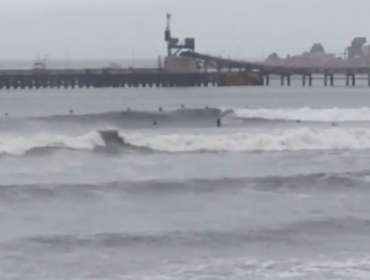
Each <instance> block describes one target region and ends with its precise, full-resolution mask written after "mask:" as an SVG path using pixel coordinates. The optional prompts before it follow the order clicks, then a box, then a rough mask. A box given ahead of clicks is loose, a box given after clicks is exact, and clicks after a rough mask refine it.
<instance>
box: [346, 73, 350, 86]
mask: <svg viewBox="0 0 370 280" xmlns="http://www.w3.org/2000/svg"><path fill="white" fill-rule="evenodd" d="M346 86H347V87H349V74H347V75H346Z"/></svg>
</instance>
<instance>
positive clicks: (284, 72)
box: [181, 51, 370, 87]
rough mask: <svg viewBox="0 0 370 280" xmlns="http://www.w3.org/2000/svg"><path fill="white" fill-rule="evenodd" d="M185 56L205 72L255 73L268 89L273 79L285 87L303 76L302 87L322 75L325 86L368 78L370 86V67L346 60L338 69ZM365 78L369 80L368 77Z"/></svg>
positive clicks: (192, 54) (207, 56)
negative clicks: (194, 60)
mask: <svg viewBox="0 0 370 280" xmlns="http://www.w3.org/2000/svg"><path fill="white" fill-rule="evenodd" d="M181 55H182V56H185V57H189V58H194V59H197V60H199V61H202V62H203V65H206V67H205V69H204V71H205V72H207V71H208V69H209V68H211V69H217V72H220V73H221V72H223V70H224V69H228V71H235V69H239V71H240V72H247V73H255V74H256V75H259V76H260V77H261V79H262V80H263V85H266V86H269V85H270V80H271V79H274V78H275V79H276V77H278V79H280V85H281V86H284V85H287V86H290V85H291V82H292V80H293V77H294V78H297V77H300V79H301V80H302V86H306V85H308V86H312V85H313V80H315V79H316V80H317V77H318V76H320V77H322V78H321V80H323V85H324V86H328V85H330V86H334V85H335V81H336V80H339V79H344V80H345V84H346V86H355V85H356V81H357V80H359V79H361V80H364V79H366V80H367V85H368V86H369V87H370V65H369V66H363V65H353V64H350V63H349V62H346V61H343V63H342V64H341V65H335V66H314V65H309V66H306V65H303V66H292V65H285V66H284V65H270V64H267V63H256V62H248V61H240V60H233V59H228V58H222V57H216V56H211V55H207V54H201V53H197V52H193V51H186V52H183V53H181ZM359 76H361V78H359ZM364 76H365V77H366V78H364ZM314 77H316V78H314Z"/></svg>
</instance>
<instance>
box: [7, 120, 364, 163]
mask: <svg viewBox="0 0 370 280" xmlns="http://www.w3.org/2000/svg"><path fill="white" fill-rule="evenodd" d="M104 131H105V130H102V131H92V132H89V133H86V134H82V135H77V136H66V135H53V134H49V135H48V134H38V135H31V136H23V137H12V136H7V137H0V154H3V155H14V156H16V155H18V156H19V155H24V154H27V152H29V151H32V150H35V149H43V148H45V149H48V148H56V149H58V148H59V149H72V150H94V149H96V148H99V147H100V148H109V147H110V146H111V145H113V144H114V143H112V142H111V141H110V139H107V140H106V141H105V139H104V135H102V134H101V133H102V132H104ZM106 131H107V132H109V131H110V130H106ZM113 131H117V133H118V134H119V137H120V138H121V139H122V141H124V142H125V143H124V144H123V145H121V146H120V147H117V148H121V152H124V151H125V150H128V149H132V148H137V149H136V150H137V151H138V152H139V151H140V148H142V149H143V150H142V151H147V149H150V150H152V151H153V152H169V153H180V152H202V151H204V152H206V151H207V152H269V151H272V152H273V151H275V152H278V151H304V150H344V149H353V150H362V149H369V148H370V128H324V129H323V128H311V127H302V128H298V129H283V130H279V129H276V130H274V131H271V132H262V133H258V132H257V133H256V132H250V133H246V132H244V133H242V132H235V133H231V132H229V133H225V134H219V133H217V134H216V133H214V134H211V135H207V134H193V135H192V134H153V133H146V134H145V133H138V132H129V131H127V132H126V131H118V130H113Z"/></svg>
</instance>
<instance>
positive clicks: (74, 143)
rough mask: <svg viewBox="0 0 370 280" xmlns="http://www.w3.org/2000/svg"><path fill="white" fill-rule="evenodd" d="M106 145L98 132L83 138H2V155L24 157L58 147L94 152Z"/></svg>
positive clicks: (44, 136) (44, 135) (64, 136)
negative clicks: (32, 150)
mask: <svg viewBox="0 0 370 280" xmlns="http://www.w3.org/2000/svg"><path fill="white" fill-rule="evenodd" d="M97 146H104V143H103V141H102V139H101V137H100V135H99V134H98V133H97V132H91V133H87V134H84V135H81V136H75V137H74V136H66V135H49V134H39V135H35V136H18V137H12V136H3V137H0V154H10V155H22V154H25V153H26V152H27V151H29V150H31V149H36V148H44V147H56V148H69V149H78V150H92V149H94V148H95V147H97Z"/></svg>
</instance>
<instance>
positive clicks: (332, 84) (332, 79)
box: [330, 74, 334, 86]
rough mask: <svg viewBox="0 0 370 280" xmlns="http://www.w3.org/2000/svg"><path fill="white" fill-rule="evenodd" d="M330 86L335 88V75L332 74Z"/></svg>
mask: <svg viewBox="0 0 370 280" xmlns="http://www.w3.org/2000/svg"><path fill="white" fill-rule="evenodd" d="M330 85H331V86H334V74H330Z"/></svg>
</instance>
